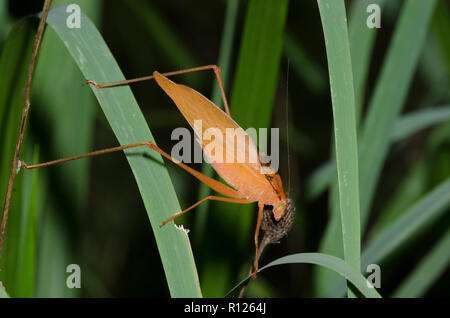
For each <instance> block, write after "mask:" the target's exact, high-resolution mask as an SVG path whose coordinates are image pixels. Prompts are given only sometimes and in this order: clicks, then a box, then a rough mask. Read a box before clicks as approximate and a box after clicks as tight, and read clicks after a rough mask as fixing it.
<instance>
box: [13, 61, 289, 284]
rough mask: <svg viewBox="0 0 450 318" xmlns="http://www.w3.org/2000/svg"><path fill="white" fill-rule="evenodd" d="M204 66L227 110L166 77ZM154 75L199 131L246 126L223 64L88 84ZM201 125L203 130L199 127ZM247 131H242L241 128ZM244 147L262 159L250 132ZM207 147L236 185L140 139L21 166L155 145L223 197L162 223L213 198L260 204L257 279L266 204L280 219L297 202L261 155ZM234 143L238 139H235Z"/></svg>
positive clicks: (215, 164) (218, 169)
mask: <svg viewBox="0 0 450 318" xmlns="http://www.w3.org/2000/svg"><path fill="white" fill-rule="evenodd" d="M202 70H213V71H214V73H215V75H216V78H217V81H218V83H219V87H220V91H221V94H222V99H223V103H224V108H225V111H222V110H221V109H220V108H219V107H217V106H216V105H215V104H214V103H212V102H211V101H210V100H209V99H207V98H206V97H204V96H203V95H201V94H200V93H199V92H197V91H196V90H194V89H192V88H190V87H187V86H185V85H181V84H176V83H174V82H173V81H171V80H169V79H168V78H167V77H166V76H172V75H178V74H183V73H189V72H195V71H202ZM151 79H154V80H156V82H157V83H158V85H159V86H160V87H161V88H162V89H163V90H164V91H165V92H166V93H167V95H169V97H170V98H171V99H172V100H173V101H174V103H175V105H176V106H177V107H178V109H179V111H180V112H181V113H182V115H183V116H184V117H185V119H186V120H187V121H188V123H189V124H190V126H191V127H192V128H193V129H194V131H195V133H196V134H197V135H199V134H200V135H201V134H202V133H203V132H204V131H205V130H206V129H208V128H215V129H219V130H220V131H221V132H224V133H225V131H226V129H229V128H232V129H241V128H240V126H239V125H238V124H237V123H236V122H235V121H234V120H233V119H232V117H231V114H230V109H229V107H228V102H227V98H226V94H225V91H224V87H223V83H222V76H221V72H220V68H219V67H218V66H216V65H206V66H201V67H195V68H190V69H185V70H180V71H174V72H169V73H164V74H160V73H158V72H156V71H155V72H154V73H153V75H151V76H146V77H140V78H136V79H131V80H125V81H120V82H114V83H108V84H98V83H95V82H93V81H91V80H87V81H86V82H85V83H86V84H90V85H93V86H95V87H97V88H105V87H113V86H119V85H128V84H131V83H135V82H139V81H145V80H151ZM196 120H201V121H202V125H201V127H200V131H198V129H199V128H198V127H196V126H195V125H194V121H196ZM196 129H197V130H196ZM241 130H242V129H241ZM246 137H248V138H246V139H245V140H246V141H245V145H244V149H238V151H239V150H240V151H243V152H244V153H245V154H246V158H255V157H256V158H259V150H258V148H257V147H256V145H255V144H254V143H253V141H252V139H251V138H250V136H248V135H246ZM198 141H199V142H200V144H201V146H202V149H203V151H204V153H205V156H206V157H207V158H208V161H209V162H210V163H211V165H212V167H213V168H214V170H215V171H216V172H217V173H218V175H219V176H220V177H222V179H223V180H225V181H226V182H227V183H228V184H229V185H231V187H230V186H228V185H225V184H223V183H221V182H219V181H217V180H215V179H213V178H210V177H208V176H206V175H204V174H202V173H200V172H198V171H196V170H194V169H192V168H190V167H189V166H187V165H185V164H183V163H182V162H179V161H178V160H175V159H174V158H172V156H170V155H169V154H167V153H166V152H164V151H163V150H162V149H160V148H159V147H158V146H157V145H155V144H154V143H152V142H139V143H135V144H131V145H125V146H119V147H113V148H108V149H103V150H99V151H94V152H90V153H86V154H82V155H77V156H73V157H69V158H64V159H59V160H54V161H49V162H45V163H40V164H35V165H27V164H26V163H25V162H23V161H21V166H22V167H23V168H25V169H34V168H40V167H46V166H50V165H54V164H58V163H62V162H67V161H71V160H76V159H81V158H86V157H91V156H96V155H101V154H106V153H111V152H116V151H122V150H124V149H128V148H134V147H141V146H147V147H149V148H150V149H153V150H155V151H157V152H158V153H160V154H161V155H162V156H164V157H166V158H167V159H169V160H171V161H172V162H174V163H175V164H177V165H178V166H180V167H181V168H183V169H184V170H186V171H187V172H189V173H190V174H192V175H193V176H194V177H196V178H197V179H198V180H200V181H201V182H203V183H204V184H206V185H207V186H208V187H210V188H211V189H213V190H214V191H216V192H217V193H219V194H221V195H223V197H222V196H216V195H210V196H208V197H206V198H204V199H202V200H200V201H198V202H197V203H195V204H193V205H192V206H190V207H189V208H187V209H185V210H183V211H181V212H178V213H176V214H175V215H173V216H172V217H171V218H169V219H167V220H165V221H163V222H162V223H161V226H164V225H165V224H166V223H167V222H170V221H172V220H174V219H175V218H176V217H178V216H180V215H182V214H184V213H186V212H187V211H189V210H191V209H193V208H195V207H196V206H198V205H199V204H201V203H203V202H205V201H207V200H211V201H224V202H232V203H241V204H244V203H252V202H258V216H257V222H256V230H255V233H254V243H255V253H256V257H255V260H254V262H253V269H254V274H253V278H254V277H256V273H257V271H258V259H259V255H258V236H259V231H260V225H261V220H262V216H263V211H264V208H265V206H266V209H267V208H271V211H272V213H273V217H274V220H275V221H279V220H281V219H282V218H283V216H284V215H285V212H286V211H290V210H293V208H294V203H293V201H292V200H291V199H289V198H288V197H287V196H286V194H285V191H284V189H283V184H282V181H281V178H280V175H279V174H277V173H275V172H274V171H273V170H272V169H271V168H270V167H269V166H267V165H264V164H262V163H261V162H260V160H259V159H257V160H256V161H255V162H249V161H247V162H246V161H244V162H241V161H239V160H236V159H237V153H236V152H235V149H234V146H233V147H232V149H230V148H229V147H227V143H226V142H227V140H224V141H223V143H222V147H223V149H222V150H225V151H223V152H225V153H226V156H227V158H232V159H234V160H231V162H230V161H228V160H227V162H223V161H222V162H217V161H215V160H211V159H213V158H212V154H211V153H208V152H207V151H206V150H205V148H206V146H207V144H206V141H204V140H202V139H200V140H198ZM232 144H233V145H234V143H232Z"/></svg>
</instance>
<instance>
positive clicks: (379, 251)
mask: <svg viewBox="0 0 450 318" xmlns="http://www.w3.org/2000/svg"><path fill="white" fill-rule="evenodd" d="M449 193H450V179H447V180H446V181H444V182H442V183H441V184H440V185H438V186H437V187H435V188H434V189H433V190H432V191H430V192H429V193H428V194H427V195H425V196H424V197H422V199H420V201H419V202H417V203H415V204H414V205H413V206H412V207H410V208H409V209H408V211H406V212H405V213H404V214H403V215H402V216H401V217H400V218H399V219H398V220H397V221H396V222H394V223H393V224H392V225H391V226H389V228H387V229H386V230H385V231H383V232H382V233H381V234H380V235H379V236H377V237H376V238H374V239H373V241H371V242H369V244H368V245H367V247H366V248H365V249H364V252H363V254H362V264H363V267H365V266H367V265H368V264H372V263H376V262H380V261H381V260H383V259H384V258H385V257H387V256H388V255H390V253H392V252H393V251H394V250H395V249H396V248H398V247H399V246H400V245H402V244H404V243H405V242H407V241H408V240H411V239H412V238H413V237H414V236H415V235H416V234H417V233H419V232H421V231H423V230H424V229H425V228H427V227H428V226H430V224H432V222H434V221H436V220H437V219H438V218H439V217H441V216H442V215H443V214H444V213H446V212H448V211H447V209H448V207H449V206H450V196H449V195H448V194H449Z"/></svg>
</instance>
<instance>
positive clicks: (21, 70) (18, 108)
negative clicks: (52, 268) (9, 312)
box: [0, 20, 36, 297]
mask: <svg viewBox="0 0 450 318" xmlns="http://www.w3.org/2000/svg"><path fill="white" fill-rule="evenodd" d="M35 28H36V25H35V24H33V23H31V22H30V21H29V20H21V21H19V22H18V23H17V24H16V25H15V26H14V27H13V29H12V30H11V32H10V33H9V36H8V38H7V40H6V42H5V45H4V47H3V50H2V54H1V57H0V82H1V83H2V85H0V121H1V123H0V136H1V140H0V150H1V151H0V153H1V156H0V180H1V184H0V193H1V195H2V198H3V200H4V195H5V193H6V188H7V184H8V179H9V174H10V169H11V161H12V158H13V156H14V150H15V146H16V142H17V133H18V127H19V125H20V120H21V114H22V105H23V101H24V100H23V99H24V95H23V91H24V87H25V80H26V76H27V71H28V63H24V61H29V59H30V56H31V50H32V47H33V42H34V36H35V32H36V29H35ZM28 146H29V144H28V137H27V135H25V139H24V143H23V146H22V154H24V153H26V150H27V147H28ZM29 181H30V180H29V179H28V180H24V176H23V174H19V175H17V176H16V180H15V184H14V188H13V193H12V198H11V207H10V210H9V217H8V224H7V229H6V236H5V242H4V247H3V253H2V258H1V259H0V281H1V282H2V284H3V285H4V286H5V288H6V289H7V290H8V293H9V294H10V295H11V296H13V297H32V296H33V284H34V266H33V265H34V256H35V255H34V245H35V235H34V217H33V215H32V214H31V213H30V212H33V211H31V210H30V209H28V207H29V205H28V204H27V205H24V203H27V201H28V203H29V202H30V201H29V199H30V196H31V193H30V192H27V191H26V189H23V186H24V185H29V184H30V183H29ZM2 206H3V205H2Z"/></svg>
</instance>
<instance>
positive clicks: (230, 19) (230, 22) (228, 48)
mask: <svg viewBox="0 0 450 318" xmlns="http://www.w3.org/2000/svg"><path fill="white" fill-rule="evenodd" d="M238 8H239V1H238V0H229V1H227V8H226V12H225V21H224V26H223V31H222V41H221V43H220V53H219V59H218V61H217V65H218V66H219V67H220V70H221V72H222V79H223V85H224V89H225V91H227V90H226V87H227V86H228V85H227V83H228V79H229V77H230V76H229V74H230V64H231V56H232V53H233V39H234V35H235V28H236V20H237V14H238ZM211 101H212V102H213V103H214V104H216V105H217V106H219V107H221V108H223V105H222V104H223V102H222V95H221V93H220V87H219V84H218V82H217V81H214V86H213V92H212V98H211ZM202 173H203V174H205V175H207V176H209V177H212V176H213V175H214V169H213V168H212V167H211V165H209V164H204V165H203V167H202ZM198 193H199V194H198V200H201V199H203V198H206V197H207V196H208V195H210V194H211V188H209V187H207V186H206V185H205V184H203V183H202V184H201V185H200V189H199V191H198ZM209 207H210V202H209V201H206V202H204V203H203V204H201V205H200V206H199V207H198V208H197V211H196V216H195V229H196V231H195V233H196V234H195V242H196V244H200V243H201V241H202V239H203V234H204V233H205V226H206V220H207V213H208V209H209Z"/></svg>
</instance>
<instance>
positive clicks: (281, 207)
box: [273, 198, 295, 221]
mask: <svg viewBox="0 0 450 318" xmlns="http://www.w3.org/2000/svg"><path fill="white" fill-rule="evenodd" d="M290 210H295V206H294V201H293V200H292V199H289V198H286V199H284V200H280V201H279V202H278V203H277V204H276V205H275V206H273V217H274V219H275V221H279V220H280V219H281V218H283V217H284V215H285V214H286V211H290Z"/></svg>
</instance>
